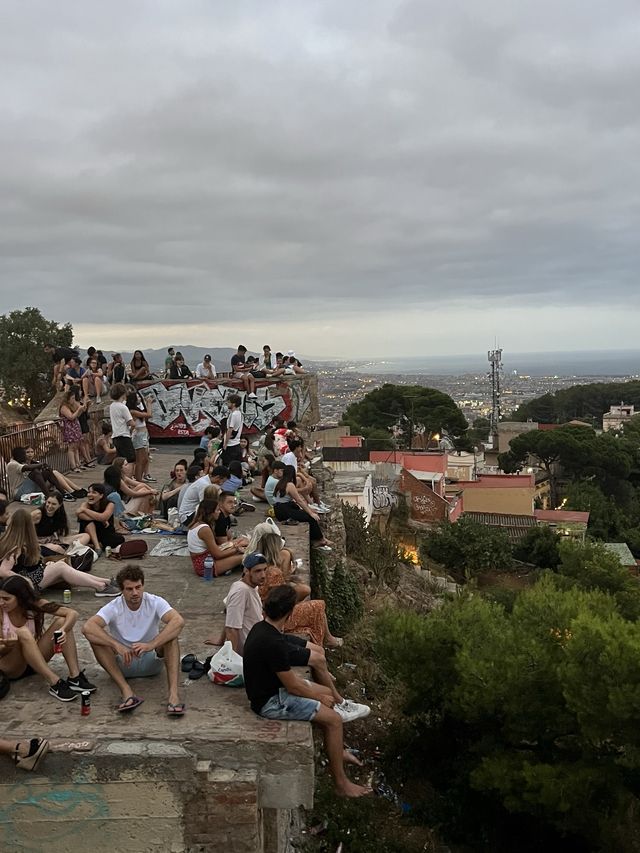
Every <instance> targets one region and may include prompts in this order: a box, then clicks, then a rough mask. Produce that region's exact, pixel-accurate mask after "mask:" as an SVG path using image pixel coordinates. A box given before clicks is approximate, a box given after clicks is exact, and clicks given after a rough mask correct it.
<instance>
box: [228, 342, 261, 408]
mask: <svg viewBox="0 0 640 853" xmlns="http://www.w3.org/2000/svg"><path fill="white" fill-rule="evenodd" d="M246 354H247V348H246V347H244V346H242V344H240V345H239V347H238V351H237V352H236V354H235V355H233V356H231V373H232V374H233V377H234V378H235V379H241V380H242V387H243V388H244V390H245V391H246V392H247V396H248V397H249V399H251V400H255V399H256V380H255V379H254V378H253V376H252V375H251V365H249V364H246ZM238 405H239V404H238Z"/></svg>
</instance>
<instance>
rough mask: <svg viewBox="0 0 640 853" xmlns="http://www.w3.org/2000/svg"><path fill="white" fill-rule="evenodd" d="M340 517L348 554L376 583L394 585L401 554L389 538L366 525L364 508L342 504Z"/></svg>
mask: <svg viewBox="0 0 640 853" xmlns="http://www.w3.org/2000/svg"><path fill="white" fill-rule="evenodd" d="M342 516H343V519H344V527H345V533H346V550H347V554H348V556H349V557H351V558H352V559H353V560H355V561H356V562H358V563H360V564H361V565H362V566H364V567H365V568H366V569H367V570H368V571H369V572H370V574H371V577H372V578H373V579H374V580H375V581H376V583H378V584H379V585H380V586H386V587H389V588H392V589H393V588H395V587H396V586H397V585H398V580H399V578H400V568H399V563H400V562H401V554H400V552H399V549H398V546H397V545H396V544H395V542H394V541H393V539H391V538H390V537H388V536H384V535H383V534H382V533H380V531H379V530H378V529H377V528H376V527H375V526H373V525H371V524H367V523H366V521H365V517H364V510H362V509H359V508H358V507H354V506H351V504H347V503H343V504H342Z"/></svg>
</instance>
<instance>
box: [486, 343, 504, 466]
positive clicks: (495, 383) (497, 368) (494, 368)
mask: <svg viewBox="0 0 640 853" xmlns="http://www.w3.org/2000/svg"><path fill="white" fill-rule="evenodd" d="M487 357H488V359H489V364H490V365H491V370H490V374H489V375H490V376H491V417H490V419H489V422H490V426H489V435H490V436H491V443H492V445H493V448H494V450H497V449H498V424H499V423H500V417H501V416H502V411H501V407H500V382H501V378H502V349H494V350H489V352H488V353H487Z"/></svg>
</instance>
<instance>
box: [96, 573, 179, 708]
mask: <svg viewBox="0 0 640 853" xmlns="http://www.w3.org/2000/svg"><path fill="white" fill-rule="evenodd" d="M116 582H117V584H118V586H119V588H120V590H121V591H122V595H120V596H118V598H116V599H114V600H113V601H110V602H109V604H107V605H105V606H104V607H102V608H101V609H100V610H99V611H98V612H97V613H96V615H95V616H92V617H91V618H90V619H87V621H86V622H85V624H84V628H83V630H82V633H83V634H84V636H85V637H86V638H87V640H88V641H89V643H90V644H91V648H92V650H93V653H94V655H95V657H96V660H97V661H98V663H99V664H100V666H101V667H102V668H103V669H104V670H105V672H106V673H107V674H108V675H109V676H111V678H112V680H113V681H114V682H115V684H116V685H117V687H118V689H119V690H120V695H121V700H120V702H119V703H118V704H117V705H116V711H119V712H121V713H122V712H128V711H133V710H134V708H137V707H138V706H139V705H141V704H142V703H143V701H144V699H142V697H140V696H137V695H136V694H135V693H134V692H133V690H132V689H131V687H130V686H129V683H128V681H127V679H130V678H147V677H150V676H153V675H157V674H158V673H159V672H160V670H161V669H162V668H163V667H164V669H165V670H166V674H167V686H168V697H167V707H166V711H167V715H168V716H170V717H181V716H182V715H183V714H184V712H185V710H186V706H185V704H184V702H181V701H180V694H179V690H178V676H179V673H180V643H179V640H178V638H179V636H180V633H181V632H182V628H183V627H184V619H183V617H182V616H181V615H180V614H179V613H178V611H177V610H175V609H174V608H173V607H172V606H171V605H170V604H169V602H168V601H166V600H165V599H164V598H161V597H160V596H159V595H152V594H151V593H149V592H146V591H145V588H144V572H143V571H142V569H141V568H139V567H138V566H130V565H127V566H125V567H124V568H123V569H121V570H120V571H119V572H118V574H117V576H116Z"/></svg>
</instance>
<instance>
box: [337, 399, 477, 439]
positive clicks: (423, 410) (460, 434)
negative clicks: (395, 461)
mask: <svg viewBox="0 0 640 853" xmlns="http://www.w3.org/2000/svg"><path fill="white" fill-rule="evenodd" d="M342 423H343V424H348V425H349V426H350V427H351V431H352V432H353V433H358V434H360V435H364V436H365V438H369V437H371V438H374V437H375V439H376V440H378V439H379V438H380V437H381V435H386V436H390V430H391V428H392V427H394V426H396V425H397V426H399V427H400V429H401V430H402V436H403V439H404V444H405V446H406V447H409V446H410V442H411V436H412V435H415V434H416V432H417V431H418V430H421V431H422V430H424V432H425V435H426V437H427V438H431V437H432V436H434V435H436V434H440V433H441V432H443V431H444V432H446V433H447V435H449V436H451V438H452V439H453V441H454V442H455V443H456V447H458V446H459V449H466V448H467V447H468V446H470V444H469V441H468V438H467V427H468V424H467V421H466V420H465V417H464V415H463V414H462V412H461V411H460V409H459V408H458V407H457V406H456V404H455V403H454V401H453V400H452V399H451V397H450V396H449V395H448V394H444V393H443V392H442V391H436V390H435V389H433V388H423V387H422V386H421V385H392V384H390V383H386V384H384V385H383V386H382V387H381V388H376V389H375V390H374V391H370V392H369V393H368V394H367V395H366V396H365V397H364V398H363V399H362V400H360V401H359V402H357V403H352V404H351V405H350V406H348V407H347V410H346V411H345V413H344V415H343V416H342ZM377 446H378V445H376V444H374V445H373V449H376V447H377Z"/></svg>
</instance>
